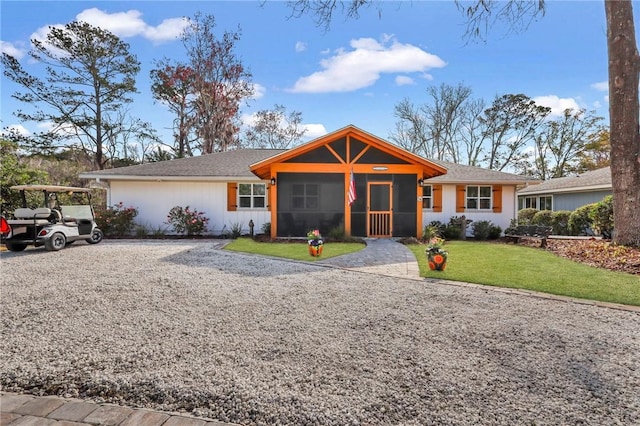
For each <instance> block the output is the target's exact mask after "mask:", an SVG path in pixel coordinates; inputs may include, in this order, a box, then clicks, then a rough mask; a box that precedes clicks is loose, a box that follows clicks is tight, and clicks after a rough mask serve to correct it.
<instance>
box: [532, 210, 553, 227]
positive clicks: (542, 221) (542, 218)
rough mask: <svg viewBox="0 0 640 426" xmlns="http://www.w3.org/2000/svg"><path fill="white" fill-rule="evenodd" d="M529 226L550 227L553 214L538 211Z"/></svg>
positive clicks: (549, 211) (548, 211)
mask: <svg viewBox="0 0 640 426" xmlns="http://www.w3.org/2000/svg"><path fill="white" fill-rule="evenodd" d="M531 225H539V226H552V225H553V212H552V211H551V210H540V211H538V212H536V214H534V215H533V217H532V218H531Z"/></svg>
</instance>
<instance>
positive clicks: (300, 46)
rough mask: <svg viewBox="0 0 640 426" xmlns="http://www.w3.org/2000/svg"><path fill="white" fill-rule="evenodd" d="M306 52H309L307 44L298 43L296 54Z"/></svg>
mask: <svg viewBox="0 0 640 426" xmlns="http://www.w3.org/2000/svg"><path fill="white" fill-rule="evenodd" d="M305 50H307V43H305V42H303V41H297V42H296V52H298V53H300V52H304V51H305Z"/></svg>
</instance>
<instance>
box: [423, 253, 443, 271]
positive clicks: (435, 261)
mask: <svg viewBox="0 0 640 426" xmlns="http://www.w3.org/2000/svg"><path fill="white" fill-rule="evenodd" d="M427 261H428V262H429V269H431V270H432V271H444V269H445V268H446V267H447V258H446V256H443V255H441V254H440V253H435V254H432V253H429V254H428V255H427Z"/></svg>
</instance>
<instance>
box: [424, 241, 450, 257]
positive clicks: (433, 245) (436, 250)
mask: <svg viewBox="0 0 640 426" xmlns="http://www.w3.org/2000/svg"><path fill="white" fill-rule="evenodd" d="M444 241H445V240H444V238H439V237H434V238H431V239H430V240H429V242H428V243H427V249H426V250H425V252H426V254H427V257H430V256H431V257H433V256H437V255H440V256H442V257H443V258H444V260H447V258H448V256H449V253H448V252H447V251H446V250H445V249H444ZM438 263H442V262H438Z"/></svg>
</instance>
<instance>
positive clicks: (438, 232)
mask: <svg viewBox="0 0 640 426" xmlns="http://www.w3.org/2000/svg"><path fill="white" fill-rule="evenodd" d="M443 230H444V227H443V226H442V224H441V223H440V222H437V223H434V222H431V223H429V224H428V225H427V226H425V227H424V230H423V231H422V242H427V241H431V240H432V239H434V238H437V237H442V235H443Z"/></svg>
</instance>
